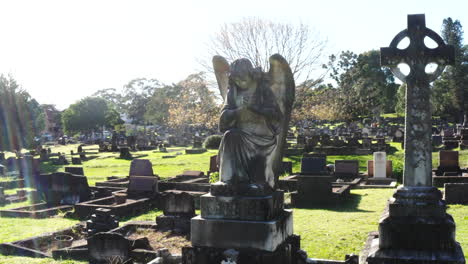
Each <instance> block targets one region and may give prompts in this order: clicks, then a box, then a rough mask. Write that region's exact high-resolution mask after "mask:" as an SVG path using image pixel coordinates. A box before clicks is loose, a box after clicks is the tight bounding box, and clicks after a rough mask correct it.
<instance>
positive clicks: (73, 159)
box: [72, 157, 81, 165]
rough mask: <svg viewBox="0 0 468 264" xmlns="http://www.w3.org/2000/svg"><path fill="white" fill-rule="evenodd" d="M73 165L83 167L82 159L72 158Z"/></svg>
mask: <svg viewBox="0 0 468 264" xmlns="http://www.w3.org/2000/svg"><path fill="white" fill-rule="evenodd" d="M72 164H73V165H81V159H80V158H73V157H72Z"/></svg>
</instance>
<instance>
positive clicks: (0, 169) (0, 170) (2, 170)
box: [0, 164, 5, 176]
mask: <svg viewBox="0 0 468 264" xmlns="http://www.w3.org/2000/svg"><path fill="white" fill-rule="evenodd" d="M3 175H5V166H3V165H2V164H0V176H3Z"/></svg>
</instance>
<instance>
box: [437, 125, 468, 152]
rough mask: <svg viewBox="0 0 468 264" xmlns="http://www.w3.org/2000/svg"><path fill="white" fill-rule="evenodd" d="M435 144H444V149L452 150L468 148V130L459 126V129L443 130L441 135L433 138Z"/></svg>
mask: <svg viewBox="0 0 468 264" xmlns="http://www.w3.org/2000/svg"><path fill="white" fill-rule="evenodd" d="M433 141H434V143H438V144H443V148H444V149H446V150H451V149H455V148H458V147H460V149H467V148H468V128H466V127H463V126H459V127H458V128H457V129H453V128H447V129H444V130H442V132H441V135H438V136H433Z"/></svg>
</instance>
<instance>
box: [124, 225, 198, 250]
mask: <svg viewBox="0 0 468 264" xmlns="http://www.w3.org/2000/svg"><path fill="white" fill-rule="evenodd" d="M143 237H147V238H148V240H149V242H150V245H151V247H152V248H153V249H154V250H157V249H161V248H167V249H168V250H169V252H171V254H172V255H174V254H182V248H183V247H189V246H191V245H192V244H191V242H190V239H188V237H187V236H184V235H179V234H174V233H172V232H171V231H168V232H161V231H156V230H154V229H146V228H137V229H136V231H135V232H133V233H132V234H131V235H130V236H128V238H129V239H138V238H143Z"/></svg>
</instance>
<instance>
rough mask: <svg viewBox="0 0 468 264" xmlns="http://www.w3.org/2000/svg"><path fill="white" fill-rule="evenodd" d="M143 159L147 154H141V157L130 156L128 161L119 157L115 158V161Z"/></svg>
mask: <svg viewBox="0 0 468 264" xmlns="http://www.w3.org/2000/svg"><path fill="white" fill-rule="evenodd" d="M144 157H148V154H141V155H136V156H132V157H131V158H129V159H125V158H121V157H116V158H115V159H118V160H133V159H140V158H144Z"/></svg>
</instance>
